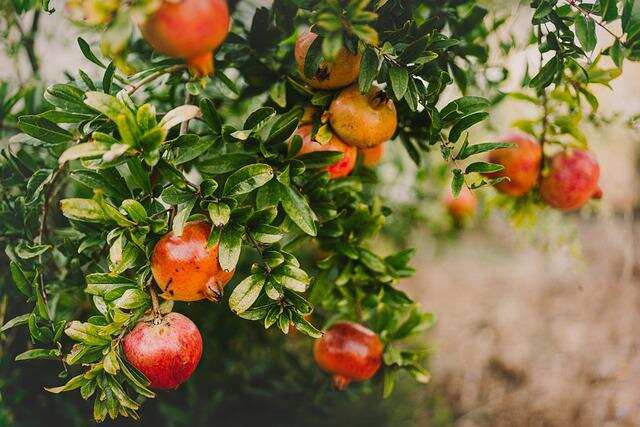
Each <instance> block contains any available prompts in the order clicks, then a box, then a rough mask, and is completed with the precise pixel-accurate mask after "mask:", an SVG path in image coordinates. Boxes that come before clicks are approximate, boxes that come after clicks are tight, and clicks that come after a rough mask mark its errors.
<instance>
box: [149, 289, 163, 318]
mask: <svg viewBox="0 0 640 427" xmlns="http://www.w3.org/2000/svg"><path fill="white" fill-rule="evenodd" d="M149 294H150V295H151V309H152V310H153V314H154V319H153V323H154V324H156V325H157V324H159V323H160V320H161V319H162V313H160V304H159V303H158V294H157V293H156V289H155V288H154V287H153V284H151V286H149Z"/></svg>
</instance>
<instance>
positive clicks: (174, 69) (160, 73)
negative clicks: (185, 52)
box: [125, 64, 186, 95]
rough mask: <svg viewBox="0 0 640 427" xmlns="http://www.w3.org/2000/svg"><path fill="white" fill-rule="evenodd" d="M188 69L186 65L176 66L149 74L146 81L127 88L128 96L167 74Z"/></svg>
mask: <svg viewBox="0 0 640 427" xmlns="http://www.w3.org/2000/svg"><path fill="white" fill-rule="evenodd" d="M185 68H186V65H182V64H180V65H174V66H172V67H168V68H165V69H162V70H159V71H156V72H155V73H151V74H149V75H148V76H147V77H145V78H144V79H142V80H140V81H139V82H136V83H132V84H131V85H129V87H127V88H126V89H125V91H126V93H127V95H132V94H133V93H135V92H136V91H137V90H138V89H140V88H141V87H142V86H144V85H147V84H149V83H151V82H152V81H154V80H156V79H157V78H158V77H161V76H163V75H165V74H173V73H175V72H177V71H181V70H184V69H185Z"/></svg>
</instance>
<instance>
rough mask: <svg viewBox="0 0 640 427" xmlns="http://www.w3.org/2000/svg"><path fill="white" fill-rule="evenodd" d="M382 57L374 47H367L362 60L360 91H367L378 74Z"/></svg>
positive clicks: (359, 76) (359, 79) (359, 81)
mask: <svg viewBox="0 0 640 427" xmlns="http://www.w3.org/2000/svg"><path fill="white" fill-rule="evenodd" d="M379 66H380V59H379V58H378V54H377V53H376V52H375V50H373V49H372V48H370V47H368V46H367V48H365V50H364V53H363V54H362V61H361V62H360V74H359V75H358V89H360V92H362V93H367V92H369V89H370V88H371V85H372V84H373V81H374V80H375V79H376V77H377V76H378V67H379Z"/></svg>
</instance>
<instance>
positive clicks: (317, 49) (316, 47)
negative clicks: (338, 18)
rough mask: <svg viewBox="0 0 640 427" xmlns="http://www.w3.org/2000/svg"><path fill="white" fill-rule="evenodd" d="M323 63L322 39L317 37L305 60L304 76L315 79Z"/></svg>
mask: <svg viewBox="0 0 640 427" xmlns="http://www.w3.org/2000/svg"><path fill="white" fill-rule="evenodd" d="M321 62H322V37H320V36H318V37H316V38H315V39H314V40H313V42H311V45H310V46H309V49H308V50H307V54H306V56H305V58H304V66H303V69H302V71H303V74H304V76H305V77H307V78H313V77H314V76H315V75H316V73H317V72H318V68H320V63H321Z"/></svg>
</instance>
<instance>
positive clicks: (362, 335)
mask: <svg viewBox="0 0 640 427" xmlns="http://www.w3.org/2000/svg"><path fill="white" fill-rule="evenodd" d="M382 351H383V345H382V341H380V338H379V337H378V335H376V334H375V332H373V331H371V330H369V329H367V328H366V327H364V326H362V325H359V324H357V323H353V322H339V323H336V324H334V325H333V326H331V327H330V328H329V330H327V332H325V333H324V335H323V336H322V337H320V338H319V339H318V340H316V342H315V344H314V347H313V355H314V357H315V359H316V363H318V365H320V367H321V368H322V369H323V370H324V371H326V372H328V373H330V374H332V375H333V385H334V386H335V388H336V389H338V390H344V389H345V388H347V386H348V385H349V383H350V382H351V381H366V380H368V379H370V378H371V377H373V376H374V375H375V373H376V372H378V370H379V369H380V366H381V365H382Z"/></svg>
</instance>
